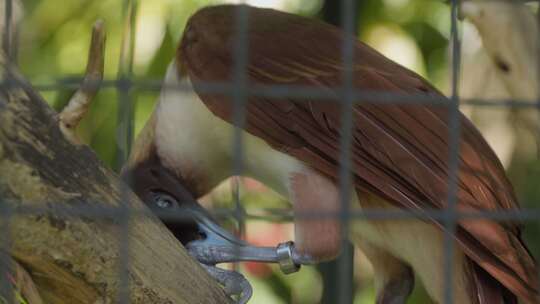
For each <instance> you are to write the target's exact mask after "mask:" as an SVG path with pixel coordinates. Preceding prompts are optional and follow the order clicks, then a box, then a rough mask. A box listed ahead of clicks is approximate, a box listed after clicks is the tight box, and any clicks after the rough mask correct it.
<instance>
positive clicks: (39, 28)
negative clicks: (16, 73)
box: [19, 0, 540, 304]
mask: <svg viewBox="0 0 540 304" xmlns="http://www.w3.org/2000/svg"><path fill="white" fill-rule="evenodd" d="M321 1H322V0H291V1H279V0H276V1H268V0H267V1H259V2H265V3H271V2H275V3H278V4H279V3H281V5H282V9H286V10H289V11H292V12H295V13H298V14H302V15H306V16H312V17H314V18H320V16H321V12H320V9H321V7H322V2H321ZM213 3H220V1H210V0H142V1H139V3H138V9H137V20H136V29H135V32H136V34H137V35H136V40H137V42H136V44H135V61H134V64H133V77H134V78H135V79H137V80H149V81H159V80H160V79H161V78H162V77H163V75H164V73H165V69H166V67H167V65H168V63H169V62H170V60H171V59H172V58H173V54H174V50H175V46H176V43H177V42H178V40H179V37H180V36H181V33H182V31H183V28H184V24H185V22H186V20H187V18H188V17H189V16H190V15H191V14H192V13H193V12H195V11H196V10H197V9H198V8H200V7H202V6H205V5H208V4H213ZM24 5H25V14H26V17H25V19H24V23H23V26H22V35H21V39H20V42H21V45H20V50H19V62H20V65H21V68H22V70H23V72H24V74H25V75H26V76H27V77H28V78H29V79H30V80H31V82H32V83H34V84H35V85H40V84H51V83H57V82H61V81H64V80H69V79H72V78H73V77H80V76H81V74H82V73H83V71H84V68H85V64H86V57H87V52H88V45H89V41H90V33H91V27H92V24H93V22H94V21H95V20H97V19H103V20H104V21H105V24H106V29H107V48H106V63H105V77H106V79H115V78H116V77H117V75H118V69H119V56H120V46H121V38H122V30H123V28H122V24H123V18H124V12H125V1H122V0H94V1H92V0H68V1H66V0H26V1H24ZM358 9H359V18H358V29H359V35H360V38H361V39H363V40H365V41H367V42H368V43H370V44H372V45H374V46H375V47H376V48H377V46H381V45H384V43H383V42H381V41H398V42H399V41H401V43H402V44H401V46H402V47H403V48H404V49H406V50H408V52H404V53H406V54H412V56H409V57H410V58H408V59H407V58H406V61H407V60H409V59H410V60H409V61H408V62H410V67H411V68H413V69H415V70H416V71H417V72H419V73H420V74H422V75H424V76H425V77H427V78H428V79H429V80H431V81H432V82H433V83H435V84H436V85H437V86H438V87H439V88H441V89H442V90H443V91H444V90H447V89H448V82H449V81H448V75H449V71H448V57H449V56H448V38H449V28H450V19H449V15H450V14H449V13H450V10H449V6H448V4H447V3H444V2H441V1H437V0H363V1H359V8H358ZM403 43H405V44H403ZM401 51H402V50H401V49H400V50H398V52H401ZM390 55H391V54H390ZM394 55H395V54H394ZM398 55H399V54H398ZM411 58H412V59H411ZM73 92H74V89H73V88H70V89H61V90H44V91H42V94H43V96H44V97H45V98H46V100H47V101H48V102H49V103H50V104H51V106H53V107H54V108H55V109H61V108H62V107H63V106H64V105H65V104H66V102H67V101H68V99H69V98H70V97H71V95H72V94H73ZM157 95H158V91H157V89H155V90H143V89H141V88H138V87H137V88H135V89H133V90H132V92H131V94H130V97H131V101H132V102H133V106H134V117H135V133H137V132H138V131H139V130H140V129H141V128H142V126H143V125H144V123H145V121H146V119H147V118H148V117H149V115H150V113H151V111H152V109H153V106H154V104H155V101H156V98H157ZM118 99H119V97H118V94H117V92H116V90H115V89H114V88H110V87H109V88H104V89H102V90H101V91H100V93H99V94H98V96H97V98H96V99H95V101H94V103H93V106H92V108H91V110H90V112H89V113H88V115H87V116H86V117H85V119H84V120H83V122H82V125H81V126H80V128H79V130H78V133H79V135H80V136H81V138H82V139H83V141H84V142H86V143H88V144H89V145H90V146H91V147H92V148H93V149H94V150H95V151H96V153H98V155H99V156H100V158H101V159H102V160H103V162H105V163H106V164H107V165H109V166H110V167H112V168H118V167H119V165H120V164H118V163H116V161H115V159H116V157H115V155H116V151H117V144H116V142H117V141H116V126H117V116H118V113H117V108H118V107H117V103H118ZM539 168H540V163H539V162H538V161H537V160H536V159H527V158H520V157H514V160H513V161H512V163H511V165H510V167H509V173H510V176H511V179H512V180H513V182H514V184H515V186H516V189H517V193H518V195H519V197H520V199H521V201H522V202H523V204H524V205H527V206H529V207H532V206H533V205H535V202H538V201H539V200H540V190H539V189H538V186H537V184H538V181H539V180H540V169H539ZM216 197H217V199H216V200H217V201H224V202H225V203H224V204H227V201H230V196H227V195H218V196H215V198H216ZM242 198H243V201H245V203H246V205H247V208H249V207H250V206H253V205H259V206H260V205H261V204H262V205H264V206H267V207H283V206H286V205H285V203H284V202H283V201H282V200H281V199H279V198H276V197H275V196H272V195H270V194H269V195H266V194H264V193H263V194H262V195H261V194H260V193H254V192H250V191H249V189H248V190H246V191H245V192H244V193H243V196H242ZM248 228H249V227H248ZM539 231H540V229H539V228H538V225H533V224H530V223H529V224H528V225H527V238H528V241H529V243H530V244H531V248H532V249H533V251H534V252H539V250H540V242H539V241H538V238H537V233H538V232H539ZM357 261H358V262H357V263H365V260H362V259H357ZM355 268H357V270H358V271H357V272H362V273H360V274H357V275H355V278H356V279H357V280H358V282H356V284H355V285H356V287H357V292H356V296H355V303H358V304H359V303H374V290H373V284H372V282H371V277H370V274H369V271H367V270H365V269H366V267H365V266H362V265H355ZM252 282H253V284H254V287H255V297H254V299H253V302H252V303H289V302H294V303H316V302H317V301H319V300H318V299H319V297H320V294H321V291H320V289H321V280H320V277H319V274H318V273H317V271H316V269H315V268H311V267H306V268H305V270H303V271H301V272H300V273H298V274H294V275H292V276H287V277H285V276H283V275H281V274H279V273H278V272H276V271H274V272H272V273H271V275H269V276H266V277H264V278H257V277H253V278H252ZM417 285H420V284H417ZM409 303H428V300H427V298H426V295H425V292H423V290H422V289H421V288H417V290H416V291H415V293H414V295H413V298H412V299H411V301H410V302H409Z"/></svg>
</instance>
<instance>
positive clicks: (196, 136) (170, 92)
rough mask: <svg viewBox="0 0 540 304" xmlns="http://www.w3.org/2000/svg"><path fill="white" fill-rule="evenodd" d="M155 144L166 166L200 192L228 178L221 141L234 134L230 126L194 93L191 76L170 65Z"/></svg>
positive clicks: (156, 123)
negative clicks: (184, 74)
mask: <svg viewBox="0 0 540 304" xmlns="http://www.w3.org/2000/svg"><path fill="white" fill-rule="evenodd" d="M154 115H155V117H156V119H155V135H154V137H155V139H154V140H155V146H156V152H157V154H158V156H159V158H160V160H161V162H162V164H163V165H164V166H166V167H167V168H169V169H170V170H171V171H173V172H175V173H176V174H178V175H179V176H181V177H182V178H183V179H184V180H186V181H187V182H189V183H192V184H198V185H199V186H198V187H197V188H198V189H197V191H196V192H197V193H203V192H208V191H209V190H210V189H211V188H212V187H214V186H216V185H217V184H218V183H219V182H221V181H222V180H224V179H225V178H226V177H227V175H228V174H230V172H231V171H230V169H229V168H226V167H224V165H223V164H226V163H229V162H228V159H227V154H226V153H223V152H222V149H221V147H220V144H219V142H218V141H226V140H228V139H227V138H228V137H229V136H228V134H229V133H232V131H231V127H230V125H228V124H226V123H225V122H223V121H221V120H219V119H218V118H217V117H215V116H214V115H213V114H212V113H211V112H210V110H208V108H207V107H206V106H205V105H204V103H203V102H202V101H201V100H200V99H199V97H198V96H197V95H196V94H195V93H194V91H193V88H192V85H191V82H190V80H189V78H188V77H179V76H178V73H177V70H176V64H175V63H174V62H173V63H171V64H170V66H169V68H168V70H167V75H166V77H165V81H164V86H163V89H162V90H161V94H160V97H159V102H158V105H157V108H156V110H155V114H154Z"/></svg>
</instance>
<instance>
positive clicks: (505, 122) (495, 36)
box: [461, 0, 540, 163]
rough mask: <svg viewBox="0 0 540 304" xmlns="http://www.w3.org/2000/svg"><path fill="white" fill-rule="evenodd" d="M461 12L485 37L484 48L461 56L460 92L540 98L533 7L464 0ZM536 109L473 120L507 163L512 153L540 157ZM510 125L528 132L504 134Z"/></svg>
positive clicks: (487, 96)
mask: <svg viewBox="0 0 540 304" xmlns="http://www.w3.org/2000/svg"><path fill="white" fill-rule="evenodd" d="M461 14H462V16H463V17H465V18H466V19H468V20H469V21H471V22H472V23H473V24H474V26H475V27H476V29H477V30H478V33H479V34H480V37H481V39H482V48H481V49H479V50H478V51H477V52H476V53H475V54H474V55H473V56H471V58H467V54H465V56H464V58H463V61H464V64H463V65H462V67H463V71H462V76H463V77H462V83H461V96H462V97H464V98H485V99H490V98H493V99H514V100H519V101H530V102H531V104H532V103H535V102H537V101H538V98H539V88H540V86H539V84H540V72H539V71H540V68H539V64H540V62H539V60H538V58H539V53H540V47H539V45H540V41H539V36H538V35H539V26H538V22H537V18H536V17H535V15H534V13H533V12H532V10H531V9H530V8H529V7H527V6H526V5H525V4H524V3H523V2H521V1H510V0H507V1H464V2H463V4H462V6H461ZM465 47H466V45H465ZM532 109H533V108H532V107H531V108H508V109H482V110H478V109H476V110H475V112H476V113H475V114H476V115H475V116H481V115H480V114H482V113H483V114H484V116H486V117H489V119H483V121H482V119H481V120H480V121H478V120H476V119H474V117H473V120H475V122H476V123H480V124H479V127H480V129H481V131H482V132H483V134H484V135H485V136H486V138H487V140H488V141H489V143H490V144H491V145H492V146H493V147H494V148H495V149H496V150H497V153H498V154H499V156H500V157H501V158H502V160H503V162H504V163H509V162H510V160H511V157H512V155H513V154H514V153H513V152H520V153H521V154H523V153H525V154H524V155H531V156H532V157H533V158H534V157H536V158H538V157H539V156H540V119H539V116H538V115H539V114H538V112H537V111H532ZM494 115H496V116H497V117H498V119H497V118H495V119H494V117H495V116H494ZM482 125H484V126H482ZM510 129H514V130H513V133H515V134H524V133H525V134H526V135H527V136H512V133H510V134H507V136H501V132H504V130H510ZM501 138H505V139H504V140H501ZM531 143H533V145H531ZM517 150H523V151H517Z"/></svg>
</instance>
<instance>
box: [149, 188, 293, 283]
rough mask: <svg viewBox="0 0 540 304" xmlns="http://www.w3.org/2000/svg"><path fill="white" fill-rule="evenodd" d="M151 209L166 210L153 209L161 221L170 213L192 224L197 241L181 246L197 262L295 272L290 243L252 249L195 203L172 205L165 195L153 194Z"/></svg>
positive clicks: (167, 217) (167, 218)
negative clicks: (268, 265) (248, 264)
mask: <svg viewBox="0 0 540 304" xmlns="http://www.w3.org/2000/svg"><path fill="white" fill-rule="evenodd" d="M154 200H155V202H156V203H155V206H161V207H163V208H170V207H171V206H173V205H174V206H177V208H172V209H170V210H169V211H167V210H156V211H157V214H158V216H159V217H160V218H162V219H163V220H164V221H169V222H170V221H171V217H173V216H174V214H170V213H168V212H170V211H173V212H174V213H177V214H178V215H181V217H182V220H185V221H189V222H194V223H195V224H196V227H197V230H198V231H197V232H198V233H197V234H198V236H199V237H198V238H196V239H193V240H190V241H189V242H187V243H185V244H184V246H185V247H186V249H187V250H188V252H189V253H190V254H191V256H193V257H194V258H195V259H197V260H198V261H199V262H200V263H202V264H206V265H216V264H219V263H232V262H247V261H250V262H261V263H277V264H279V265H280V268H281V270H282V271H283V272H284V273H292V272H296V271H298V270H299V269H300V264H299V263H297V262H296V261H295V260H296V259H295V250H294V243H293V242H285V243H281V244H279V245H278V246H276V247H259V246H252V245H250V244H248V243H246V242H245V241H243V240H241V239H239V238H238V237H236V236H234V235H233V234H232V233H230V232H229V231H227V230H225V229H224V228H222V227H221V226H219V225H218V224H217V223H216V222H215V221H214V220H213V219H212V217H211V216H210V214H209V213H208V212H207V211H206V210H205V209H204V208H202V207H201V206H200V205H198V204H197V203H196V202H175V201H171V200H174V198H171V197H170V196H169V195H168V194H167V193H160V192H159V191H155V192H154Z"/></svg>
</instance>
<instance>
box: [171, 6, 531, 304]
mask: <svg viewBox="0 0 540 304" xmlns="http://www.w3.org/2000/svg"><path fill="white" fill-rule="evenodd" d="M249 13H250V14H249V16H250V17H249V20H250V23H249V28H248V36H249V43H248V44H249V54H250V56H249V59H248V71H249V73H248V75H249V81H250V82H251V83H256V84H268V85H272V84H293V85H295V84H296V85H302V86H305V85H311V86H314V87H320V88H333V87H339V86H340V84H341V75H342V68H341V67H342V64H341V58H340V56H341V51H340V46H341V42H342V39H343V36H342V34H341V33H340V32H339V31H338V30H337V29H336V28H334V27H332V26H330V25H326V24H324V23H321V22H318V21H314V20H310V19H306V18H302V17H298V16H294V15H290V14H286V13H281V12H277V11H273V10H264V9H254V8H250V9H249ZM234 17H235V12H234V7H233V6H219V7H211V8H206V9H203V10H201V11H199V12H198V13H197V14H196V15H195V16H193V17H192V18H191V19H190V21H189V23H188V26H187V30H186V34H185V35H184V38H183V41H182V44H181V46H180V48H179V53H178V54H179V55H178V56H179V57H178V62H179V64H180V65H181V66H182V67H183V68H186V70H187V73H188V74H189V76H190V78H191V79H192V80H193V81H195V82H196V81H226V80H230V75H232V70H233V67H234V60H233V54H232V51H231V49H232V48H231V47H230V46H231V43H232V42H233V41H234V40H233V39H234ZM280 28H281V29H282V30H279V29H280ZM188 33H189V34H188ZM354 58H355V60H354V84H355V87H356V88H357V89H365V90H367V91H384V92H394V93H401V94H431V95H433V96H441V95H440V93H439V92H438V91H437V90H436V89H434V88H433V87H432V86H430V85H429V84H428V83H427V82H426V81H425V80H423V79H422V78H421V77H420V76H418V75H416V74H415V73H413V72H411V71H409V70H407V69H405V68H403V67H401V66H399V65H398V64H396V63H393V62H392V61H390V60H388V59H386V58H385V57H383V56H382V55H380V54H379V53H377V52H376V51H374V50H373V49H371V48H369V47H368V46H366V45H364V44H362V43H360V42H358V43H357V44H356V46H355V57H354ZM195 89H196V90H198V87H197V84H196V83H195ZM198 93H199V95H200V96H201V98H202V100H203V101H204V102H205V104H206V105H207V106H208V107H209V109H210V110H211V111H212V112H213V113H214V114H216V115H217V116H219V117H221V118H223V119H225V120H227V121H229V122H231V119H232V115H231V114H232V101H231V99H230V98H229V97H228V96H223V95H222V96H216V95H211V94H206V93H205V92H202V91H198ZM336 102H337V101H335V100H334V101H318V100H302V101H299V100H292V99H284V100H268V99H265V98H261V97H257V96H250V97H249V101H248V103H247V108H246V111H247V117H246V126H245V129H246V130H247V131H248V132H250V133H252V134H254V135H256V136H258V137H261V138H263V139H265V140H266V141H267V142H269V143H270V144H271V145H272V146H273V147H275V148H276V149H280V150H283V151H285V152H287V153H289V154H291V155H293V156H295V157H297V158H298V159H300V160H303V161H304V162H306V163H308V164H310V165H311V166H312V167H313V168H315V169H317V170H319V171H321V172H323V173H325V174H327V175H328V176H330V177H332V178H336V179H337V176H338V172H339V122H340V114H341V109H340V107H339V106H336ZM278 103H279V104H278ZM354 119H355V124H354V130H353V134H354V141H353V153H352V154H353V156H352V157H353V159H352V161H353V164H354V168H353V173H354V176H355V184H356V187H357V189H358V190H360V191H369V192H372V193H374V194H377V195H379V196H381V197H384V198H385V199H388V200H389V201H390V202H392V203H394V204H396V205H397V206H401V207H403V208H406V209H418V210H423V209H431V208H435V209H441V208H445V206H446V200H447V196H448V195H447V190H448V186H447V181H448V174H449V168H448V159H449V147H448V143H449V126H448V119H449V111H448V108H446V107H444V106H428V105H413V104H402V105H380V104H376V103H370V101H369V100H362V103H359V104H356V105H355V106H354ZM460 121H461V134H460V149H459V153H460V155H459V157H460V168H459V172H458V192H457V198H458V205H457V208H458V210H459V211H478V210H507V209H513V208H518V204H517V201H516V199H515V196H514V193H513V189H512V186H511V185H510V183H509V182H508V180H507V178H506V175H505V173H504V170H503V168H502V166H501V164H500V162H499V160H498V159H497V157H496V155H495V153H494V152H493V151H492V150H491V148H490V147H489V146H488V144H487V143H486V142H485V140H484V139H483V138H482V136H481V135H480V133H479V132H478V130H476V128H475V127H474V126H473V125H472V123H471V122H470V121H469V120H468V119H467V118H465V117H464V116H463V115H461V114H460ZM269 130H270V131H269ZM457 239H458V241H459V242H460V244H461V245H462V247H463V249H464V251H465V252H466V254H467V255H468V256H469V257H470V258H471V259H472V260H473V261H474V262H475V263H476V264H477V265H479V266H480V267H481V268H482V269H484V270H485V271H487V273H489V275H488V274H480V273H479V272H478V269H476V268H475V267H471V269H472V270H471V271H473V272H474V273H476V274H477V276H475V278H478V280H479V281H478V282H480V281H481V280H484V281H485V282H486V284H488V281H489V280H487V279H486V276H487V277H490V278H491V276H492V277H493V278H495V279H496V280H498V281H499V282H500V283H501V284H502V285H503V286H504V287H506V288H508V289H509V290H510V291H512V292H513V293H514V294H515V295H517V296H519V297H520V298H522V299H523V300H524V301H526V302H527V303H536V302H537V301H538V298H537V297H538V289H537V288H538V282H537V278H536V267H535V263H534V261H533V259H532V257H531V256H530V254H529V253H528V251H527V249H526V247H525V246H524V245H523V242H522V241H521V239H520V229H519V227H518V226H517V225H515V224H513V223H509V222H505V223H497V222H494V221H488V220H478V219H474V220H472V219H471V220H461V221H459V228H458V233H457ZM489 284H491V283H489ZM478 287H479V289H478V292H479V294H485V293H486V292H487V291H489V290H492V288H491V287H489V286H488V285H486V286H484V287H485V288H484V289H482V286H478ZM486 297H487V296H486ZM479 303H484V302H482V301H480V302H479ZM486 303H487V302H486Z"/></svg>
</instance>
